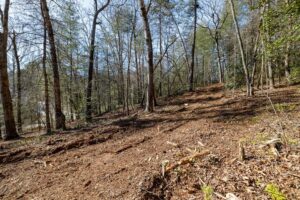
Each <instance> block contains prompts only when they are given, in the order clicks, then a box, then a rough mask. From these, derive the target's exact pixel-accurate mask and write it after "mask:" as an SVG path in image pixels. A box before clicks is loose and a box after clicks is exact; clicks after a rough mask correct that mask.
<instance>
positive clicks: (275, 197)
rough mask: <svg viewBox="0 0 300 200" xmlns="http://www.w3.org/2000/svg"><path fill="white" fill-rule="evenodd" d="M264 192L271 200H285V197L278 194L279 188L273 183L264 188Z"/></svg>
mask: <svg viewBox="0 0 300 200" xmlns="http://www.w3.org/2000/svg"><path fill="white" fill-rule="evenodd" d="M265 192H267V193H268V195H269V196H270V197H271V198H272V200H287V198H286V197H285V195H284V194H283V193H282V192H280V190H279V187H278V186H277V185H275V184H273V183H271V184H268V185H267V186H266V188H265Z"/></svg>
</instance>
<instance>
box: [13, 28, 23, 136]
mask: <svg viewBox="0 0 300 200" xmlns="http://www.w3.org/2000/svg"><path fill="white" fill-rule="evenodd" d="M16 37H17V36H16V33H15V32H13V36H12V44H13V50H14V57H15V60H16V64H17V129H18V133H22V102H21V100H22V91H21V66H20V58H19V55H18V49H17V41H16Z"/></svg>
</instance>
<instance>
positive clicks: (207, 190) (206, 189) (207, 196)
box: [202, 185, 214, 200]
mask: <svg viewBox="0 0 300 200" xmlns="http://www.w3.org/2000/svg"><path fill="white" fill-rule="evenodd" d="M202 192H203V194H204V200H211V199H212V195H213V193H214V190H213V189H212V187H211V186H209V185H204V186H203V187H202Z"/></svg>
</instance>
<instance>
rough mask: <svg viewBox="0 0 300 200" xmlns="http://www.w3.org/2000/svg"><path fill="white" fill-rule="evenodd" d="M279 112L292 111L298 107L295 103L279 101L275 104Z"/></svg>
mask: <svg viewBox="0 0 300 200" xmlns="http://www.w3.org/2000/svg"><path fill="white" fill-rule="evenodd" d="M274 107H275V109H276V111H277V112H291V111H293V110H295V109H296V108H297V105H296V104H293V103H277V104H275V105H274Z"/></svg>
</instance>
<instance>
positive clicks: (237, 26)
mask: <svg viewBox="0 0 300 200" xmlns="http://www.w3.org/2000/svg"><path fill="white" fill-rule="evenodd" d="M229 3H230V9H231V14H232V18H233V21H234V25H235V30H236V36H237V39H238V42H239V46H240V53H241V58H242V65H243V69H244V75H245V81H246V87H247V96H252V94H253V91H252V87H251V82H250V77H249V70H248V66H247V64H246V60H245V50H244V45H243V41H242V36H241V33H240V27H239V24H238V22H237V19H236V14H235V8H234V3H233V0H229Z"/></svg>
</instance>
